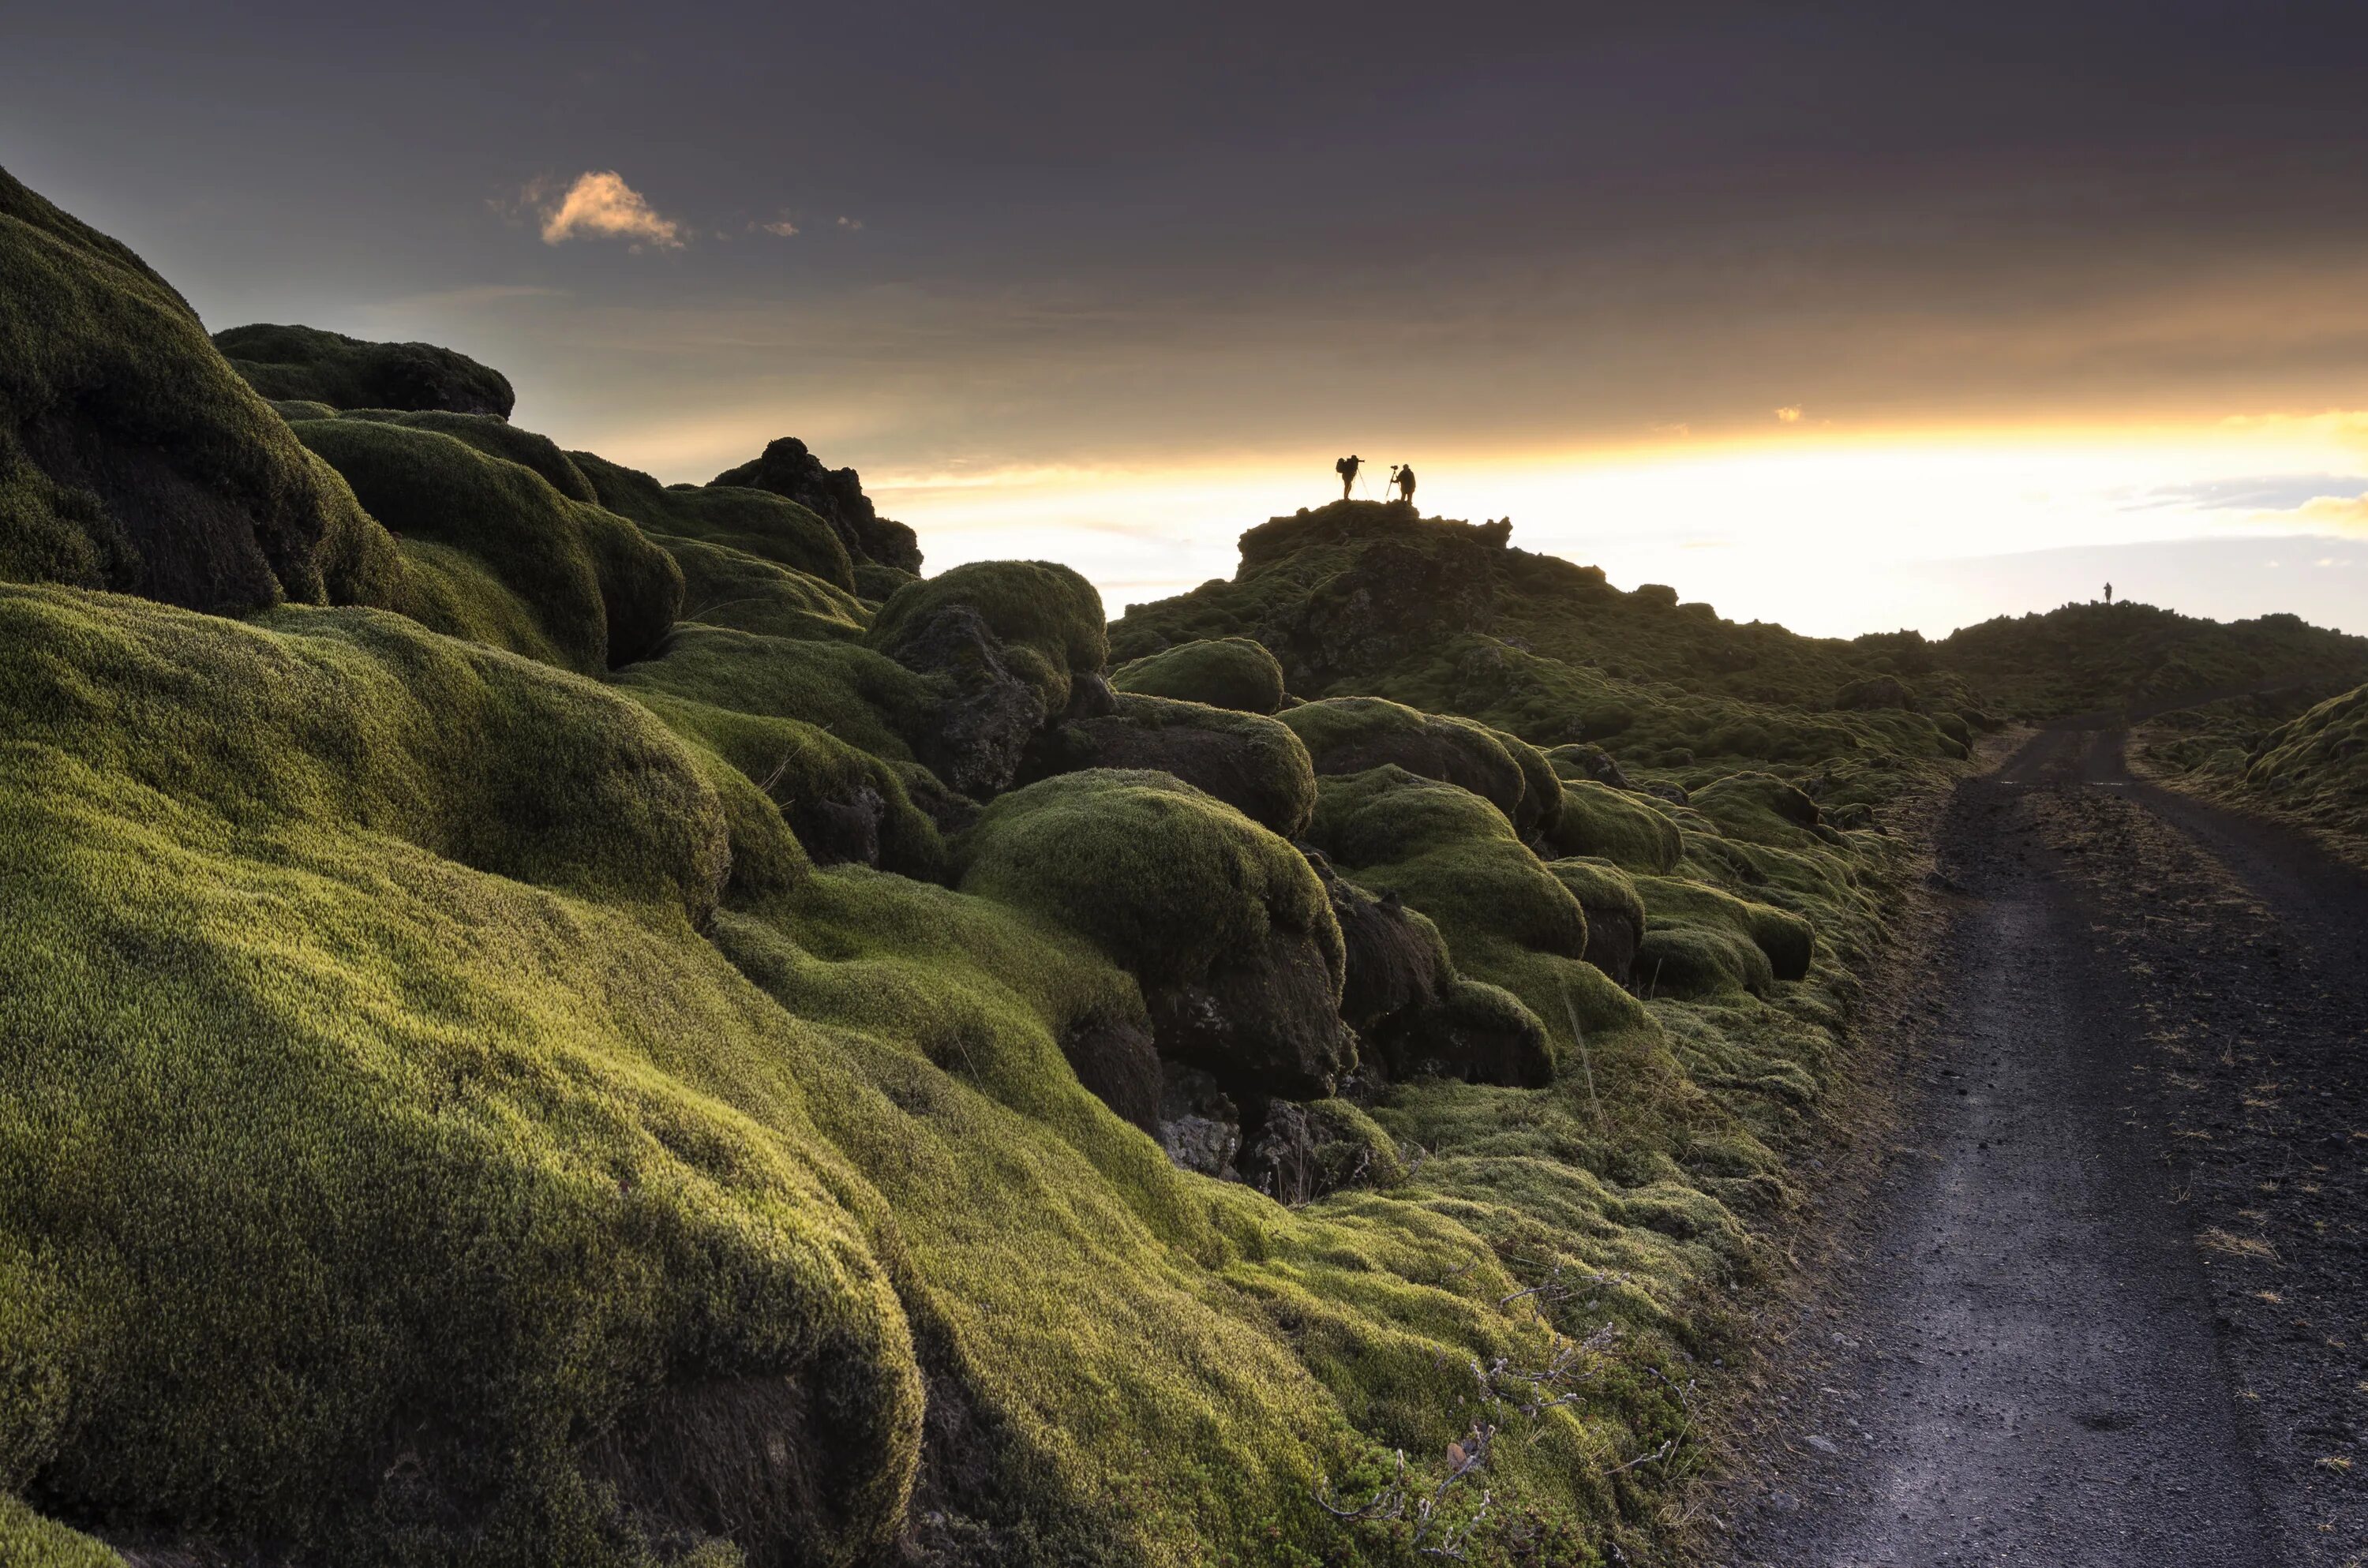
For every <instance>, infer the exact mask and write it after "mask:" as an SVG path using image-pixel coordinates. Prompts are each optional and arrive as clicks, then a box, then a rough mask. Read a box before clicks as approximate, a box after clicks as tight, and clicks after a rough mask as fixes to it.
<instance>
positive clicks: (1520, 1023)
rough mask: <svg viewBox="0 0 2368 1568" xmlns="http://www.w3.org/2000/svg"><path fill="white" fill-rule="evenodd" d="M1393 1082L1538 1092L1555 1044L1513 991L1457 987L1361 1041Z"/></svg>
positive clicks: (1550, 1072) (1550, 1068) (1469, 984)
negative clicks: (1452, 1082)
mask: <svg viewBox="0 0 2368 1568" xmlns="http://www.w3.org/2000/svg"><path fill="white" fill-rule="evenodd" d="M1367 1043H1368V1044H1369V1045H1370V1046H1372V1049H1373V1050H1374V1051H1375V1052H1376V1053H1377V1054H1379V1055H1380V1057H1381V1058H1382V1061H1383V1062H1384V1063H1385V1064H1386V1065H1387V1067H1388V1068H1389V1072H1390V1075H1391V1076H1392V1077H1393V1078H1416V1077H1426V1076H1428V1077H1440V1078H1461V1079H1463V1080H1464V1081H1465V1082H1466V1083H1473V1084H1511V1085H1520V1086H1521V1087H1524V1088H1543V1087H1544V1086H1545V1085H1548V1084H1551V1083H1553V1082H1554V1041H1553V1040H1552V1039H1551V1038H1550V1037H1549V1036H1548V1035H1547V1033H1546V1028H1545V1025H1543V1024H1542V1023H1540V1022H1539V1021H1538V1017H1537V1015H1536V1014H1534V1013H1532V1012H1531V1011H1530V1010H1529V1009H1528V1008H1527V1007H1525V1006H1521V1003H1520V998H1519V997H1516V996H1515V995H1514V994H1512V993H1511V992H1509V991H1506V990H1503V989H1500V988H1499V987H1497V986H1494V985H1485V984H1482V983H1479V982H1477V981H1469V980H1466V981H1459V982H1457V983H1455V984H1454V985H1452V986H1451V987H1449V988H1448V989H1447V990H1445V991H1443V992H1441V993H1440V995H1439V997H1438V998H1437V1000H1435V1001H1433V1002H1432V1003H1431V1004H1430V1005H1429V1006H1424V1007H1417V1008H1415V1009H1413V1010H1411V1011H1409V1012H1408V1013H1406V1014H1404V1015H1402V1016H1400V1017H1396V1018H1394V1019H1392V1020H1391V1021H1389V1022H1388V1023H1386V1024H1384V1025H1383V1026H1382V1027H1381V1028H1378V1029H1376V1030H1375V1031H1374V1032H1373V1034H1372V1036H1371V1037H1370V1039H1369V1040H1367Z"/></svg>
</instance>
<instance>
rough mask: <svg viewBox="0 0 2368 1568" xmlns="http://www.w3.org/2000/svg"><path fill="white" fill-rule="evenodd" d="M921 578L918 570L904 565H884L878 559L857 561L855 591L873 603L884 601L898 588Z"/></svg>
mask: <svg viewBox="0 0 2368 1568" xmlns="http://www.w3.org/2000/svg"><path fill="white" fill-rule="evenodd" d="M920 580H921V574H919V573H918V572H907V571H905V568H903V567H902V566H882V564H880V563H879V562H876V561H859V562H856V563H855V591H856V592H857V593H858V594H860V595H861V596H862V597H864V598H865V599H866V600H868V601H870V602H871V603H872V604H880V603H882V602H884V601H885V600H886V599H887V598H888V597H889V596H891V595H893V594H894V593H895V591H896V590H897V589H899V588H902V587H905V586H908V585H911V584H914V583H917V582H919V581H920Z"/></svg>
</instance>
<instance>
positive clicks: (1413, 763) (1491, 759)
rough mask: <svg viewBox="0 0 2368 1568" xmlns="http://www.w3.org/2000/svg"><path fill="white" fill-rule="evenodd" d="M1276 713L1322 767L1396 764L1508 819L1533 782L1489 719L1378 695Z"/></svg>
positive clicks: (1347, 769) (1516, 818) (1341, 770)
mask: <svg viewBox="0 0 2368 1568" xmlns="http://www.w3.org/2000/svg"><path fill="white" fill-rule="evenodd" d="M1278 717H1279V718H1280V719H1281V722H1283V723H1284V724H1285V725H1287V726H1289V727H1290V729H1291V732H1292V733H1293V734H1295V735H1297V736H1298V737H1299V738H1300V740H1301V741H1302V742H1303V743H1304V744H1305V745H1306V747H1307V755H1308V756H1309V757H1311V758H1312V759H1313V760H1314V762H1315V771H1316V772H1317V773H1319V774H1344V775H1345V774H1352V773H1362V772H1365V771H1366V770H1367V769H1369V768H1374V767H1383V766H1394V767H1403V768H1405V769H1406V771H1407V772H1409V773H1415V774H1419V775H1420V776H1422V777H1423V778H1436V779H1438V780H1440V782H1441V783H1446V784H1453V785H1456V786H1458V787H1459V788H1461V789H1464V790H1470V791H1471V792H1472V793H1473V794H1474V795H1477V796H1479V797H1480V798H1481V799H1482V800H1484V801H1487V802H1488V803H1489V804H1491V805H1493V806H1495V807H1496V808H1497V811H1498V812H1501V813H1503V815H1504V817H1505V820H1506V821H1507V822H1508V823H1515V824H1519V823H1520V820H1521V818H1522V816H1523V814H1524V813H1523V811H1522V801H1523V800H1524V798H1525V797H1526V796H1527V794H1528V790H1529V785H1528V781H1527V778H1526V776H1525V774H1524V772H1523V770H1522V767H1521V765H1520V763H1519V762H1517V761H1516V760H1514V757H1513V756H1512V754H1511V753H1510V752H1508V750H1506V748H1505V746H1504V744H1502V743H1501V742H1499V741H1498V740H1497V737H1496V736H1495V735H1494V734H1492V733H1489V732H1488V730H1487V729H1486V726H1483V725H1479V724H1474V723H1472V722H1469V721H1465V720H1458V719H1452V718H1448V717H1445V716H1442V715H1440V714H1435V713H1423V712H1418V711H1417V710H1414V709H1412V708H1408V707H1407V706H1406V704H1404V703H1402V702H1391V701H1387V700H1385V699H1382V698H1377V697H1335V698H1327V699H1324V700H1322V701H1318V702H1303V703H1301V704H1300V705H1299V706H1298V707H1296V708H1293V709H1292V710H1289V711H1287V712H1284V713H1282V714H1280V715H1278ZM1548 772H1549V774H1551V769H1549V770H1548Z"/></svg>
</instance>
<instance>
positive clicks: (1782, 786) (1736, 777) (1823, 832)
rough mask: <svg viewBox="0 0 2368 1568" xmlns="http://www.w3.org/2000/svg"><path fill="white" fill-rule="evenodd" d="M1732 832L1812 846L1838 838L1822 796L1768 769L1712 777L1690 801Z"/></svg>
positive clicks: (1778, 842)
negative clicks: (1820, 807)
mask: <svg viewBox="0 0 2368 1568" xmlns="http://www.w3.org/2000/svg"><path fill="white" fill-rule="evenodd" d="M1689 803H1690V804H1691V806H1692V808H1693V809H1694V810H1695V811H1697V812H1701V813H1702V815H1703V816H1706V817H1708V818H1710V820H1711V821H1713V822H1714V823H1716V824H1718V828H1719V831H1720V832H1721V833H1723V834H1725V835H1727V836H1728V837H1730V838H1739V839H1742V840H1744V841H1745V842H1746V843H1749V844H1766V845H1775V846H1782V847H1787V848H1794V849H1799V848H1807V847H1811V846H1816V845H1819V844H1831V843H1833V842H1834V841H1835V830H1834V829H1832V828H1830V827H1827V826H1826V825H1825V819H1824V815H1823V813H1822V812H1820V811H1819V810H1818V809H1817V802H1816V801H1814V800H1811V799H1810V798H1809V796H1808V795H1807V794H1806V793H1804V791H1802V790H1800V789H1799V788H1797V787H1796V786H1794V785H1792V784H1788V783H1786V782H1785V781H1784V780H1783V779H1782V778H1776V777H1775V776H1774V775H1772V774H1768V773H1736V774H1730V775H1728V776H1727V777H1726V778H1718V779H1713V780H1712V781H1711V782H1710V783H1709V784H1706V785H1704V786H1703V787H1702V788H1701V789H1699V790H1695V791H1694V792H1693V798H1692V800H1691V801H1690V802H1689Z"/></svg>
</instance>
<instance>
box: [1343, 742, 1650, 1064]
mask: <svg viewBox="0 0 2368 1568" xmlns="http://www.w3.org/2000/svg"><path fill="white" fill-rule="evenodd" d="M1308 837H1309V839H1310V840H1311V841H1313V842H1314V843H1315V845H1316V846H1318V847H1319V848H1321V849H1322V850H1323V851H1324V853H1325V854H1326V855H1327V856H1329V857H1330V858H1332V859H1333V860H1334V861H1335V862H1336V863H1337V864H1338V866H1339V867H1340V868H1341V869H1342V870H1343V871H1345V872H1346V873H1347V874H1348V875H1349V877H1351V878H1352V879H1354V880H1355V881H1358V882H1360V883H1361V884H1363V885H1365V886H1367V887H1370V888H1372V889H1374V890H1376V891H1378V892H1395V893H1396V894H1398V895H1399V896H1400V897H1402V898H1403V899H1405V901H1406V903H1409V904H1411V905H1412V906H1413V907H1415V908H1416V909H1417V910H1419V911H1421V912H1422V913H1423V914H1424V915H1429V917H1430V919H1431V920H1432V921H1433V922H1435V923H1436V924H1437V925H1438V926H1439V930H1440V935H1441V936H1443V937H1446V939H1447V945H1448V949H1449V951H1450V952H1451V953H1452V955H1453V956H1454V960H1455V965H1456V968H1457V969H1458V971H1461V972H1462V973H1463V974H1466V975H1468V976H1470V977H1472V978H1474V979H1477V980H1483V981H1487V982H1490V983H1494V984H1497V985H1501V986H1503V987H1504V988H1505V989H1506V990H1508V992H1510V993H1512V994H1514V995H1515V996H1517V997H1519V998H1520V1001H1521V1003H1522V1005H1523V1006H1526V1007H1528V1008H1529V1010H1530V1011H1531V1013H1533V1014H1535V1015H1536V1017H1538V1018H1539V1019H1540V1020H1541V1021H1542V1022H1543V1025H1544V1026H1545V1028H1546V1029H1547V1030H1548V1031H1549V1033H1550V1035H1551V1037H1552V1038H1553V1039H1554V1041H1555V1042H1556V1043H1557V1045H1558V1046H1561V1047H1565V1048H1566V1047H1568V1046H1570V1045H1572V1044H1575V1043H1576V1033H1575V1031H1576V1029H1577V1028H1580V1027H1597V1026H1600V1027H1604V1028H1611V1027H1617V1026H1619V1025H1620V1024H1622V1023H1623V1022H1629V1023H1633V1022H1634V1014H1633V1004H1630V1003H1628V1002H1627V1001H1626V999H1625V998H1624V997H1622V996H1621V995H1620V994H1619V992H1618V989H1617V987H1616V986H1614V985H1613V984H1612V983H1611V980H1610V979H1609V978H1608V977H1607V976H1605V975H1604V974H1603V973H1602V971H1600V970H1597V969H1595V968H1594V967H1592V966H1590V965H1588V964H1587V963H1585V962H1583V961H1582V960H1583V958H1584V955H1585V953H1586V950H1587V916H1586V914H1585V912H1584V910H1583V909H1582V908H1581V907H1580V905H1579V903H1578V900H1577V898H1576V897H1574V896H1573V895H1572V893H1571V892H1570V890H1569V889H1567V888H1565V886H1564V885H1563V884H1562V882H1561V881H1558V880H1557V879H1556V878H1555V877H1554V873H1553V872H1552V871H1550V870H1548V869H1546V867H1545V866H1544V864H1543V862H1541V861H1540V860H1539V859H1538V858H1537V857H1536V856H1535V855H1534V854H1532V853H1531V851H1530V850H1529V849H1528V848H1527V847H1526V846H1523V845H1522V844H1521V842H1520V839H1519V838H1517V837H1516V836H1514V834H1513V831H1512V826H1511V824H1509V823H1508V822H1507V821H1506V820H1505V818H1504V816H1503V815H1502V813H1500V812H1497V811H1496V810H1494V809H1493V808H1491V807H1490V806H1489V805H1488V804H1487V802H1486V801H1482V800H1480V799H1479V798H1477V797H1476V796H1474V795H1473V794H1472V793H1470V792H1469V791H1468V790H1462V789H1459V788H1457V787H1455V786H1453V785H1449V784H1443V783H1440V782H1439V781H1437V780H1434V779H1428V778H1421V777H1419V776H1418V775H1416V774H1412V773H1409V772H1407V771H1406V769H1404V768H1401V767H1378V768H1374V769H1372V770H1370V771H1368V772H1365V773H1360V774H1356V775H1352V776H1349V777H1347V778H1325V779H1323V780H1322V781H1321V784H1320V787H1319V794H1318V799H1317V803H1316V809H1315V820H1314V821H1313V822H1312V823H1311V824H1309V826H1308ZM1574 1013H1575V1014H1576V1021H1574ZM1550 1067H1551V1064H1550V1063H1541V1064H1539V1065H1538V1067H1537V1068H1535V1069H1533V1070H1532V1073H1531V1076H1532V1077H1535V1076H1536V1075H1537V1074H1540V1073H1544V1072H1547V1071H1550Z"/></svg>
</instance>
